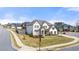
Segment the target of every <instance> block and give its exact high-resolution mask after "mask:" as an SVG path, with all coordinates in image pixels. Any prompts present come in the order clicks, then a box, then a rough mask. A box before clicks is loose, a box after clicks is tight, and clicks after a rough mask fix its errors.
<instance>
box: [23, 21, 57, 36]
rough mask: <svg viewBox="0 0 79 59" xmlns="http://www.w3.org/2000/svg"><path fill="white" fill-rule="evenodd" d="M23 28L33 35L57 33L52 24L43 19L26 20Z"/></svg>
mask: <svg viewBox="0 0 79 59" xmlns="http://www.w3.org/2000/svg"><path fill="white" fill-rule="evenodd" d="M25 24H26V25H25V26H24V28H25V29H26V32H27V34H32V35H33V36H38V35H40V34H41V35H43V36H45V35H48V34H50V35H54V34H57V33H58V31H57V29H56V28H55V26H54V25H52V24H51V23H49V22H47V21H43V20H34V21H32V22H28V23H27V22H26V23H25Z"/></svg>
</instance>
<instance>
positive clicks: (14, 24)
mask: <svg viewBox="0 0 79 59" xmlns="http://www.w3.org/2000/svg"><path fill="white" fill-rule="evenodd" d="M21 25H22V24H21V23H9V24H7V28H12V29H22V26H21Z"/></svg>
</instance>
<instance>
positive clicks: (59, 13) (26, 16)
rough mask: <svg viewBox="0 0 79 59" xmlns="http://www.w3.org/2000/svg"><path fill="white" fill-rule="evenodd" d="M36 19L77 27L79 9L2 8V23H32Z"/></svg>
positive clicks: (0, 13)
mask: <svg viewBox="0 0 79 59" xmlns="http://www.w3.org/2000/svg"><path fill="white" fill-rule="evenodd" d="M34 19H41V20H46V21H49V22H51V23H54V22H65V23H67V24H70V25H75V23H76V22H77V21H78V20H79V8H77V7H74V8H72V7H68V8H67V7H4V8H2V7H0V23H2V24H6V23H14V22H16V23H17V22H25V21H32V20H34Z"/></svg>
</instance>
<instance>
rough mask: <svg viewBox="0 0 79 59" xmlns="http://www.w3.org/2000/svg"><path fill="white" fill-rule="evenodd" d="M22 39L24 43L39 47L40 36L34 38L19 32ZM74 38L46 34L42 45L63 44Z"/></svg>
mask: <svg viewBox="0 0 79 59" xmlns="http://www.w3.org/2000/svg"><path fill="white" fill-rule="evenodd" d="M17 35H18V37H19V38H20V40H21V41H22V42H23V44H25V45H28V46H32V47H38V46H39V38H33V37H30V36H29V35H21V34H17ZM73 40H74V39H73V38H67V37H63V36H58V35H56V36H45V37H44V38H42V39H41V47H45V46H51V45H56V44H62V43H68V42H71V41H73Z"/></svg>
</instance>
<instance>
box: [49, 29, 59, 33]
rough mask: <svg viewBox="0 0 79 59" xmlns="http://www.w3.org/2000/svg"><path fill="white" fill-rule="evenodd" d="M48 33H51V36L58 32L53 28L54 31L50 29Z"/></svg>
mask: <svg viewBox="0 0 79 59" xmlns="http://www.w3.org/2000/svg"><path fill="white" fill-rule="evenodd" d="M49 32H50V33H51V32H52V34H57V32H58V31H57V29H56V28H54V29H52V28H50V30H49Z"/></svg>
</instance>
